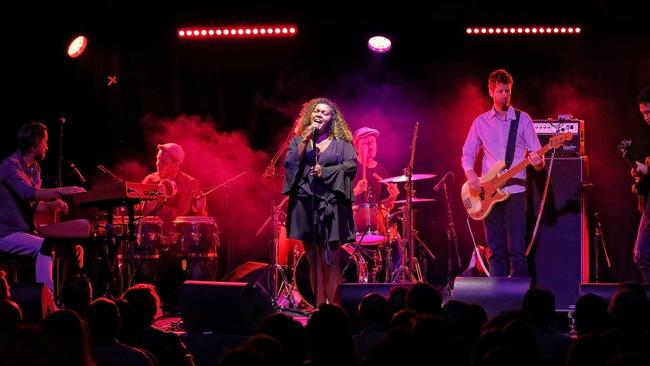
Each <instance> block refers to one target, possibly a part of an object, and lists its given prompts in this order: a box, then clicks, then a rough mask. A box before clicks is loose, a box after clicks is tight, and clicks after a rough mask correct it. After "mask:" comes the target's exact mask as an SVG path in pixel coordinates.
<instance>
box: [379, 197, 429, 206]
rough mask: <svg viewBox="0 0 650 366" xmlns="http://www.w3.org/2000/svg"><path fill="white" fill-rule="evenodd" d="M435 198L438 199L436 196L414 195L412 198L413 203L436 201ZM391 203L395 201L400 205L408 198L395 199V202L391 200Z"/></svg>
mask: <svg viewBox="0 0 650 366" xmlns="http://www.w3.org/2000/svg"><path fill="white" fill-rule="evenodd" d="M435 200H436V199H435V198H417V197H413V198H412V199H411V202H413V203H417V202H435ZM390 203H394V204H397V205H399V204H401V203H406V200H397V201H393V202H390Z"/></svg>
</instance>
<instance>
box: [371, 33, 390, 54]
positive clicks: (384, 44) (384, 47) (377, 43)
mask: <svg viewBox="0 0 650 366" xmlns="http://www.w3.org/2000/svg"><path fill="white" fill-rule="evenodd" d="M391 46H392V44H391V42H390V39H388V38H386V37H384V36H374V37H371V38H370V39H369V40H368V48H370V50H372V51H373V52H377V53H386V52H388V51H389V50H390V48H391Z"/></svg>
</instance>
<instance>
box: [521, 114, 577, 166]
mask: <svg viewBox="0 0 650 366" xmlns="http://www.w3.org/2000/svg"><path fill="white" fill-rule="evenodd" d="M533 126H534V127H535V133H537V137H538V138H539V142H540V143H541V144H542V146H544V145H546V144H548V140H549V139H550V138H551V137H553V136H555V135H557V134H558V133H563V132H567V131H568V132H571V135H572V138H571V140H569V141H567V142H565V143H564V144H562V146H560V147H559V148H558V149H557V150H556V152H555V156H560V157H578V156H581V155H584V154H585V121H583V120H580V119H534V120H533ZM551 153H552V150H550V151H548V152H547V153H546V156H550V155H551Z"/></svg>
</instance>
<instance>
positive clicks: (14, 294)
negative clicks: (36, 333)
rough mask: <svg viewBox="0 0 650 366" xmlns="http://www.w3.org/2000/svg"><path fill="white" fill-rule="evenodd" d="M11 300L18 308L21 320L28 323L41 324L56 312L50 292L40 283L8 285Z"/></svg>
mask: <svg viewBox="0 0 650 366" xmlns="http://www.w3.org/2000/svg"><path fill="white" fill-rule="evenodd" d="M9 287H10V288H11V300H12V301H14V302H16V304H18V305H19V306H20V310H21V311H22V312H23V319H24V320H25V321H27V322H30V323H41V322H42V321H43V320H44V319H45V318H46V317H47V316H48V315H50V314H51V313H53V312H55V311H56V305H55V304H54V299H53V298H52V295H51V294H50V290H49V289H48V288H47V287H45V285H43V284H42V283H10V284H9Z"/></svg>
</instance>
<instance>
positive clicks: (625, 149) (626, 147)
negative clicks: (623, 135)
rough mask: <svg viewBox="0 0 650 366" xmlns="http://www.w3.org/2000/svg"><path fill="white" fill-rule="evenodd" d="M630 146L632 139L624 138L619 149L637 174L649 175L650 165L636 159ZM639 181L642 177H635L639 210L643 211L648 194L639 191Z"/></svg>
mask: <svg viewBox="0 0 650 366" xmlns="http://www.w3.org/2000/svg"><path fill="white" fill-rule="evenodd" d="M630 146H632V140H629V139H624V140H623V141H621V143H620V144H618V150H619V151H620V152H621V154H622V155H623V157H624V158H625V161H627V163H628V164H629V165H630V168H632V169H633V170H634V171H636V172H637V174H640V175H642V176H646V175H648V166H647V165H646V164H643V163H642V162H640V161H638V160H636V158H635V157H634V156H633V155H632V153H630ZM639 182H640V179H635V182H634V190H635V191H636V193H637V198H638V200H637V205H638V209H639V212H643V209H644V208H645V204H646V199H647V196H646V194H640V193H639Z"/></svg>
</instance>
